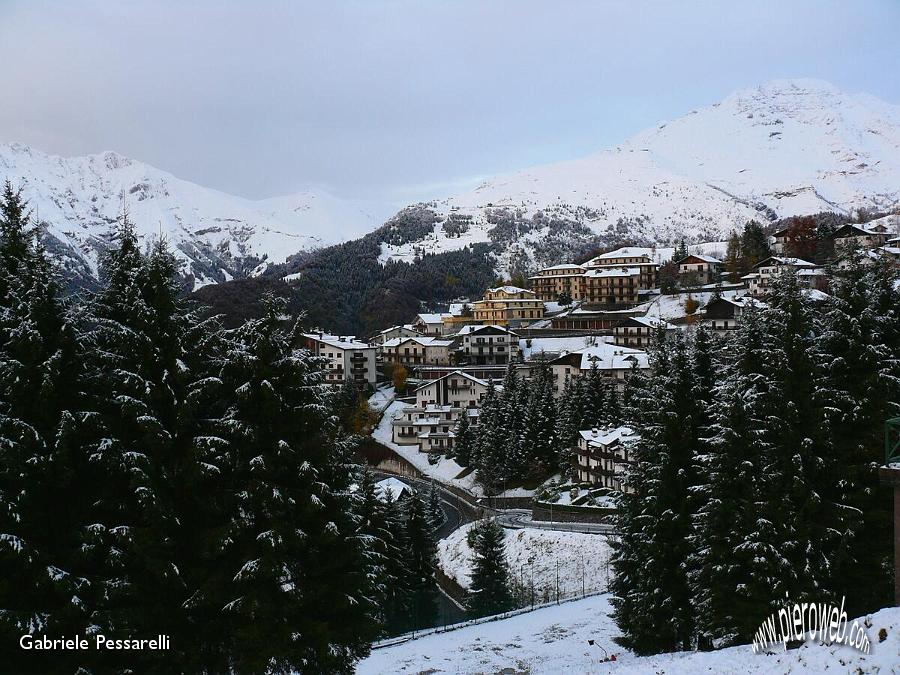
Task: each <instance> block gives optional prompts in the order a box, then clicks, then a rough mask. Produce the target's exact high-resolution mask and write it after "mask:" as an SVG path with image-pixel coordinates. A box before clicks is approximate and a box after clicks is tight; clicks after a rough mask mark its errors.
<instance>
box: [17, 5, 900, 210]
mask: <svg viewBox="0 0 900 675" xmlns="http://www.w3.org/2000/svg"><path fill="white" fill-rule="evenodd" d="M898 19H900V3H896V2H891V1H890V0H886V1H884V2H857V3H843V2H828V1H819V0H803V1H797V2H787V1H785V2H781V3H778V4H777V6H775V5H773V4H772V3H739V4H738V3H725V2H699V1H698V2H678V3H675V2H651V1H640V0H638V1H635V2H627V3H626V2H579V1H570V2H565V3H559V2H550V1H549V0H548V1H546V2H535V1H532V0H509V1H506V2H500V1H497V2H485V1H482V0H478V1H476V0H469V1H459V2H427V1H424V0H423V1H421V2H405V1H400V0H392V1H384V2H376V1H374V0H372V1H358V2H353V1H348V2H337V1H336V2H325V3H323V2H314V3H313V2H310V3H297V2H252V3H251V2H240V1H237V0H235V1H230V2H229V1H224V0H217V1H212V0H210V1H204V0H192V1H185V0H179V1H175V0H171V1H169V0H162V1H156V2H152V3H148V2H137V1H123V0H108V1H106V2H100V1H97V0H94V1H92V2H38V1H34V0H32V1H24V0H22V1H19V0H5V1H4V2H3V3H2V4H0V63H3V64H4V75H5V77H4V85H3V90H4V94H3V105H0V141H21V142H25V143H30V144H33V145H35V146H37V147H39V148H40V149H43V150H46V151H50V152H57V153H60V154H83V153H88V152H98V151H102V150H106V149H113V150H117V151H119V152H121V153H123V154H126V155H129V156H133V157H135V158H137V159H140V160H143V161H146V162H149V163H151V164H154V165H155V166H158V167H159V168H162V169H165V170H168V171H171V172H172V173H174V174H176V175H178V176H180V177H182V178H187V179H189V180H194V181H196V182H199V183H201V184H204V185H208V186H210V187H216V188H219V189H222V190H226V191H229V192H233V193H236V194H241V195H245V196H248V197H264V196H272V195H277V194H283V193H287V192H292V191H295V190H298V189H300V188H302V187H304V186H307V185H318V186H321V187H326V188H328V189H330V190H332V191H334V192H335V193H336V194H338V195H341V196H345V197H358V198H364V199H370V200H381V201H383V202H391V203H393V202H398V201H406V200H409V199H415V198H419V197H423V196H429V195H435V194H441V193H442V192H443V191H445V190H447V189H452V188H453V186H465V185H469V184H471V183H472V182H473V180H475V177H477V176H480V175H488V174H493V173H497V172H504V171H511V170H514V169H516V168H520V167H523V166H527V165H531V164H535V163H542V162H547V161H553V160H558V159H566V158H570V157H576V156H579V155H584V154H587V153H589V152H592V151H594V150H597V149H599V148H601V147H604V146H608V145H612V144H614V143H616V142H618V141H620V140H622V139H624V138H625V137H627V136H628V135H630V134H632V133H635V132H636V131H639V130H640V129H642V128H644V127H647V126H650V125H653V124H655V123H656V122H657V121H658V120H661V119H668V118H672V117H675V116H678V115H680V114H683V113H684V112H686V111H687V110H690V109H691V108H694V107H697V106H699V105H703V104H707V103H711V102H713V101H715V100H718V99H720V98H722V97H724V96H725V95H727V94H728V93H729V92H731V91H732V90H734V89H737V88H740V87H744V86H751V85H755V84H758V83H759V82H762V81H765V80H768V79H772V78H775V77H793V76H810V77H819V78H823V79H827V80H831V81H832V82H834V83H835V84H837V85H838V86H841V87H843V88H846V89H848V90H851V91H860V90H864V91H869V92H871V93H873V94H875V95H877V96H880V97H882V98H884V99H885V100H888V101H893V102H897V101H898V100H900V81H898V80H897V78H890V77H884V74H885V73H886V72H889V70H890V68H891V67H895V65H896V64H897V63H898V62H900V58H898V56H900V53H898V52H900V46H898V43H897V41H896V39H895V37H894V35H893V32H894V30H895V28H896V26H897V25H900V24H898Z"/></svg>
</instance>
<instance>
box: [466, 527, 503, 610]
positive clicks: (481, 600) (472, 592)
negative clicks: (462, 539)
mask: <svg viewBox="0 0 900 675" xmlns="http://www.w3.org/2000/svg"><path fill="white" fill-rule="evenodd" d="M469 545H470V548H471V549H472V554H473V555H472V584H471V587H470V589H469V599H468V602H467V606H468V609H469V612H471V613H472V615H474V616H487V615H489V614H500V613H501V612H505V611H508V610H510V609H512V607H513V599H512V593H511V591H510V580H509V564H508V563H507V561H506V553H505V550H504V535H503V528H502V527H500V525H499V524H498V523H497V522H496V521H495V520H493V519H491V520H485V521H482V522H479V523H476V524H475V525H474V526H473V527H472V529H471V530H470V531H469Z"/></svg>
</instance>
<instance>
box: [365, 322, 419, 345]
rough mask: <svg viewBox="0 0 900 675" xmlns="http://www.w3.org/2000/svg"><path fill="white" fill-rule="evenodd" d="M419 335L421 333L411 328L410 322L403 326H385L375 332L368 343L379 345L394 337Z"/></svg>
mask: <svg viewBox="0 0 900 675" xmlns="http://www.w3.org/2000/svg"><path fill="white" fill-rule="evenodd" d="M419 335H421V333H420V332H419V331H417V330H416V329H415V328H413V326H412V324H406V325H405V326H391V327H390V328H385V329H384V330H382V331H379V332H378V333H376V334H375V336H374V337H372V339H371V340H369V344H373V345H381V344H384V343H385V342H387V341H388V340H393V339H394V338H401V337H416V336H419Z"/></svg>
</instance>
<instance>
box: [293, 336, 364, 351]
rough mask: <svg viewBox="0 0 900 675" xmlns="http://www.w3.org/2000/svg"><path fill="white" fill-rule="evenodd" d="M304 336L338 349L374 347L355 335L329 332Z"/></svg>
mask: <svg viewBox="0 0 900 675" xmlns="http://www.w3.org/2000/svg"><path fill="white" fill-rule="evenodd" d="M303 336H304V337H307V338H310V339H311V340H317V341H318V342H321V343H322V344H326V345H328V346H329V347H337V348H338V349H374V347H371V346H370V345H369V344H368V343H367V342H361V341H360V340H357V339H356V337H355V336H353V335H330V334H329V333H304V334H303Z"/></svg>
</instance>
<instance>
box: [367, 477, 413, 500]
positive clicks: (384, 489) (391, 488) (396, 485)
mask: <svg viewBox="0 0 900 675" xmlns="http://www.w3.org/2000/svg"><path fill="white" fill-rule="evenodd" d="M375 489H376V490H377V491H378V492H379V493H380V496H381V497H382V500H383V501H389V502H395V501H397V500H398V499H399V498H400V497H401V496H402V495H403V493H404V492H405V493H407V494H412V492H413V489H412V488H411V487H410V486H409V485H407V484H406V483H404V482H403V481H402V480H398V479H397V478H394V477H390V478H385V479H384V480H380V481H378V482H377V483H375Z"/></svg>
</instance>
